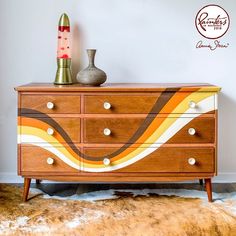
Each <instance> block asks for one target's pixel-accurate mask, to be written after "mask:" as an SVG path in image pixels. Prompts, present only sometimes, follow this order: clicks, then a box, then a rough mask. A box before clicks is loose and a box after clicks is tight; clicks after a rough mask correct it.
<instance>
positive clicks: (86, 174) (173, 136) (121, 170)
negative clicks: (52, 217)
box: [16, 83, 220, 201]
mask: <svg viewBox="0 0 236 236" xmlns="http://www.w3.org/2000/svg"><path fill="white" fill-rule="evenodd" d="M16 90H17V91H18V174H19V175H21V176H23V177H24V179H25V181H24V194H23V199H24V201H26V200H27V197H28V192H29V186H30V181H31V179H37V180H42V179H46V180H58V181H78V182H113V183H114V182H157V181H182V180H194V179H199V180H202V179H204V180H205V184H206V190H207V194H208V199H209V201H212V187H211V178H212V177H214V176H215V175H216V174H217V156H216V153H217V96H218V92H219V91H220V88H219V87H217V86H214V85H210V84H105V85H103V86H101V87H83V86H79V85H78V84H74V85H71V86H60V88H59V87H57V86H55V85H53V84H43V83H35V84H34V83H32V84H28V85H24V86H20V87H17V88H16Z"/></svg>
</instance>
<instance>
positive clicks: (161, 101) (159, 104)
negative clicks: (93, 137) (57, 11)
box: [18, 89, 178, 161]
mask: <svg viewBox="0 0 236 236" xmlns="http://www.w3.org/2000/svg"><path fill="white" fill-rule="evenodd" d="M177 91H178V90H177ZM177 91H176V89H173V90H172V91H170V89H168V92H163V93H162V94H161V95H160V97H159V98H158V99H157V101H156V103H155V104H154V106H153V107H152V109H151V111H150V112H149V114H148V115H147V117H146V118H145V120H144V121H143V123H142V125H141V126H140V127H139V129H138V130H137V131H136V132H135V133H134V135H133V136H132V137H131V138H130V139H129V141H128V143H126V144H124V145H123V146H122V147H120V148H119V149H118V150H117V151H115V152H113V153H111V154H109V155H107V156H106V158H109V159H111V158H113V157H115V156H117V155H119V154H120V153H122V152H123V151H124V150H125V149H127V148H128V147H130V146H131V145H132V144H133V143H135V142H136V141H137V140H138V138H139V137H140V136H141V135H142V134H143V133H144V131H145V130H146V129H147V128H148V126H149V125H150V124H151V123H152V121H153V120H154V119H155V117H156V115H154V114H158V113H159V112H160V111H161V109H162V108H163V107H164V106H165V105H166V104H167V102H168V101H169V100H170V99H171V98H172V97H173V96H174V94H175V92H177ZM18 114H20V116H24V117H30V118H34V119H38V120H40V121H42V122H44V123H47V124H48V125H50V126H51V127H53V128H54V129H55V130H56V131H57V132H58V133H59V134H60V135H61V136H62V137H63V139H64V140H65V141H66V143H67V144H68V145H69V146H70V148H71V149H72V150H73V151H74V152H75V153H76V154H77V155H79V156H80V157H82V158H84V159H86V160H89V161H102V160H103V159H104V157H105V156H102V157H91V156H88V155H85V154H84V153H82V152H80V151H79V149H78V148H77V147H76V146H75V144H74V143H73V142H72V140H71V138H70V137H69V135H68V134H67V133H66V132H65V130H64V129H63V128H62V127H61V126H60V125H59V124H58V123H57V122H56V121H55V120H54V119H52V118H51V117H50V116H48V115H47V114H45V113H42V112H39V111H36V110H32V109H28V108H20V109H18ZM32 114H33V115H32ZM45 118H47V120H45Z"/></svg>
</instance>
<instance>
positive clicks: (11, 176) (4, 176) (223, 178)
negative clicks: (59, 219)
mask: <svg viewBox="0 0 236 236" xmlns="http://www.w3.org/2000/svg"><path fill="white" fill-rule="evenodd" d="M45 182H47V183H53V181H45ZM188 182H189V183H192V182H193V181H187V182H186V181H185V183H188ZM213 182H214V183H236V172H220V173H219V174H218V176H216V177H214V178H213ZM0 183H23V178H22V177H20V176H17V175H16V174H15V173H13V172H0Z"/></svg>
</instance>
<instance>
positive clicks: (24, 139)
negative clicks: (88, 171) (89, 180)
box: [21, 134, 81, 170]
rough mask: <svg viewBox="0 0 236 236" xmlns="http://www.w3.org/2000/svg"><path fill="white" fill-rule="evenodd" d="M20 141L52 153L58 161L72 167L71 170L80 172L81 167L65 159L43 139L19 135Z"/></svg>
mask: <svg viewBox="0 0 236 236" xmlns="http://www.w3.org/2000/svg"><path fill="white" fill-rule="evenodd" d="M21 141H22V142H23V143H30V144H32V145H34V146H38V147H41V148H43V149H45V150H47V151H49V152H51V153H53V154H54V155H55V156H57V157H58V158H59V159H60V160H62V161H63V162H65V163H66V164H67V165H69V166H71V167H73V168H75V169H77V170H81V165H77V164H76V163H74V162H73V161H71V160H70V159H69V158H67V157H66V156H65V155H64V154H63V153H61V152H60V151H59V150H58V149H57V148H55V147H54V146H52V145H51V144H50V143H47V142H45V140H43V139H41V138H39V137H37V136H34V135H25V134H22V135H21ZM41 143H42V144H41ZM45 144H46V145H45Z"/></svg>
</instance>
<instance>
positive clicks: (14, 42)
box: [0, 0, 236, 182]
mask: <svg viewBox="0 0 236 236" xmlns="http://www.w3.org/2000/svg"><path fill="white" fill-rule="evenodd" d="M209 3H212V1H196V0H195V1H194V0H192V1H190V0H178V1H173V0H123V1H118V0H99V1H97V0H93V1H92V0H67V1H66V0H40V1H32V0H21V1H17V0H0V52H1V54H0V96H1V97H0V151H1V152H0V181H16V180H17V178H16V102H17V100H16V92H14V90H13V87H14V86H17V85H21V84H25V83H28V82H32V81H35V82H53V80H54V76H55V71H56V63H55V55H56V38H57V31H56V28H57V22H58V19H59V16H60V14H61V13H63V12H66V13H68V15H69V16H70V19H71V24H72V27H73V35H74V36H73V37H74V42H73V54H74V55H73V59H74V62H73V70H74V72H76V73H77V71H78V70H79V65H80V64H83V66H84V65H86V63H87V58H86V55H85V49H86V48H96V49H98V53H97V58H96V64H97V65H98V66H99V67H101V68H102V69H104V70H105V71H106V72H107V74H108V81H109V82H209V83H213V84H216V85H219V86H222V88H223V89H222V92H221V94H220V97H219V177H218V180H219V181H235V182H236V138H235V137H236V136H235V134H236V76H235V75H236V25H235V22H236V2H235V0H227V1H217V0H216V1H215V3H217V4H219V5H221V6H222V7H223V8H225V9H226V10H227V11H228V13H229V15H230V18H231V26H230V29H229V31H228V32H227V33H226V35H225V36H224V37H222V38H221V39H220V40H221V41H222V42H225V43H229V44H230V46H229V48H227V49H218V50H216V51H214V52H211V51H209V50H207V49H196V48H195V44H196V43H197V41H199V40H200V39H202V40H204V41H207V40H205V39H204V38H202V37H201V36H200V35H199V33H198V32H197V30H196V28H195V25H194V18H195V16H196V13H197V11H198V10H199V9H200V8H201V7H202V6H204V5H206V4H209ZM216 180H217V179H216Z"/></svg>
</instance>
